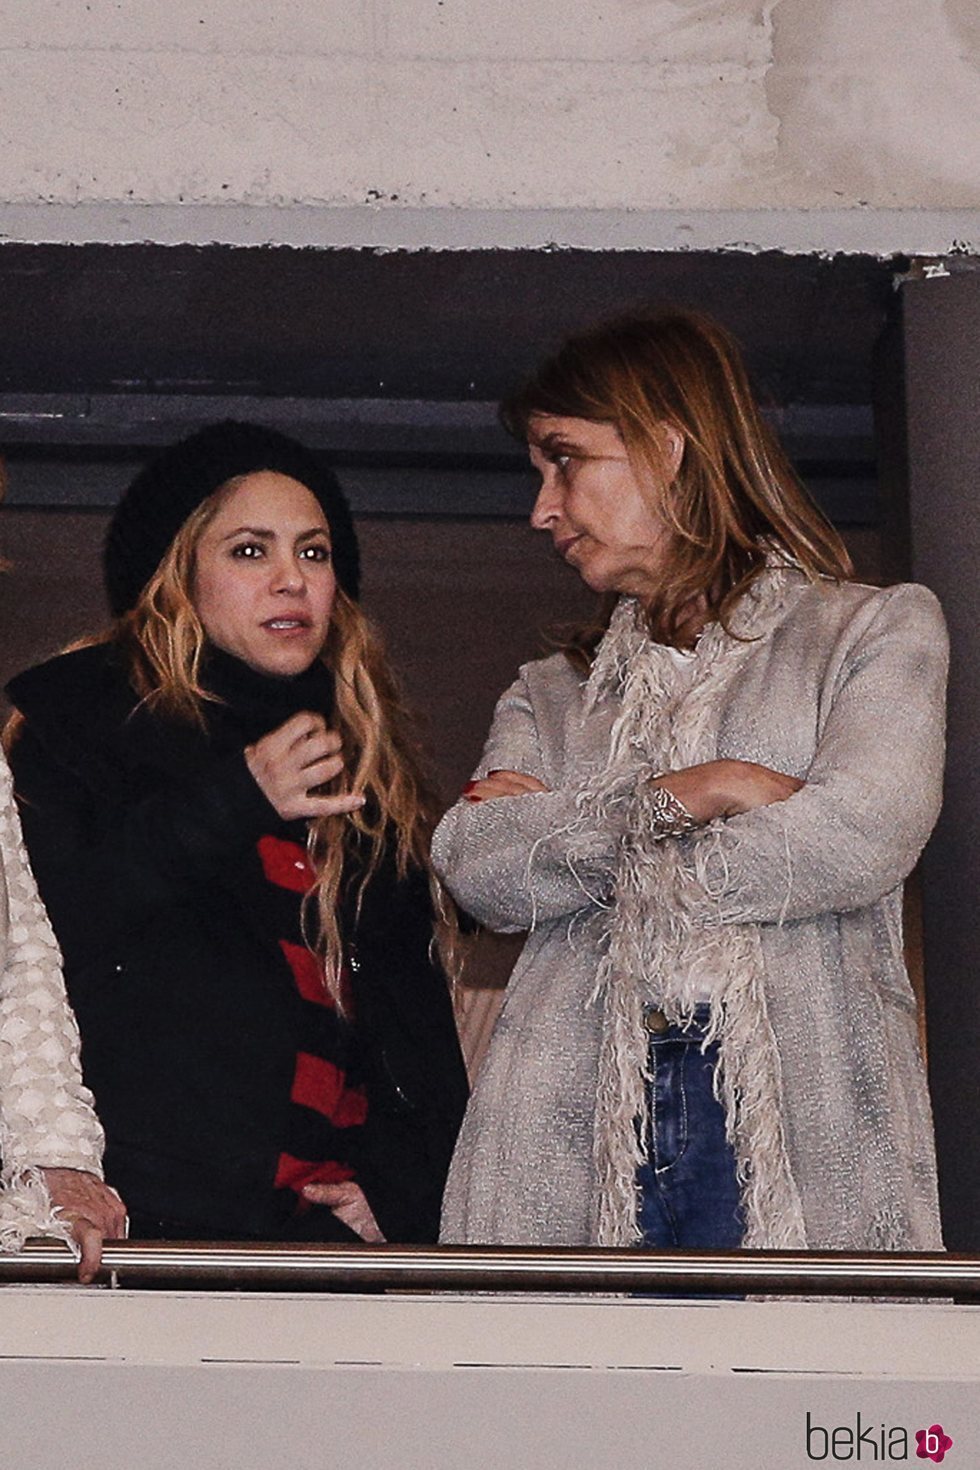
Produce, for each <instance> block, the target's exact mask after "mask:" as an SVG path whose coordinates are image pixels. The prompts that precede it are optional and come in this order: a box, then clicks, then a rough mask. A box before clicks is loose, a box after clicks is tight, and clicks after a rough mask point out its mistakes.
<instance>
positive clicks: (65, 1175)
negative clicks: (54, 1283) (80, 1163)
mask: <svg viewBox="0 0 980 1470" xmlns="http://www.w3.org/2000/svg"><path fill="white" fill-rule="evenodd" d="M41 1173H42V1174H43V1176H44V1182H45V1184H46V1185H47V1187H48V1194H49V1195H50V1196H51V1204H52V1206H53V1208H54V1209H55V1210H56V1211H57V1213H58V1214H59V1215H60V1216H61V1218H62V1219H63V1220H67V1221H68V1223H69V1225H70V1226H71V1233H72V1236H73V1238H74V1240H75V1242H76V1244H77V1245H78V1246H79V1247H80V1248H81V1252H82V1255H81V1260H80V1261H79V1263H78V1279H79V1281H81V1282H82V1283H83V1284H85V1285H86V1286H87V1285H88V1283H89V1282H90V1281H94V1279H95V1276H96V1273H97V1271H98V1269H99V1266H100V1264H101V1261H102V1242H103V1240H122V1239H123V1238H124V1236H125V1234H126V1206H125V1205H124V1204H123V1202H122V1200H121V1199H120V1198H119V1196H118V1194H117V1193H116V1191H115V1190H114V1189H111V1188H110V1187H109V1185H108V1184H103V1182H102V1180H101V1179H98V1178H97V1177H96V1176H95V1175H94V1174H89V1173H88V1172H87V1171H86V1170H84V1169H42V1170H41Z"/></svg>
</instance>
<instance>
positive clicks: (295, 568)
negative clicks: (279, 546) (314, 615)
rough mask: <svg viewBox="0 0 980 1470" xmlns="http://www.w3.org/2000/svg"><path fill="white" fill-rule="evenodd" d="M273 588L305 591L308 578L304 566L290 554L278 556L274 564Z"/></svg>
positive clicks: (286, 590) (284, 590) (275, 590)
mask: <svg viewBox="0 0 980 1470" xmlns="http://www.w3.org/2000/svg"><path fill="white" fill-rule="evenodd" d="M271 571H272V579H271V584H272V590H273V592H290V593H294V594H295V593H297V592H305V591H306V578H305V577H304V575H303V568H302V567H301V566H300V564H299V563H298V562H297V561H295V560H294V558H293V557H290V556H282V557H277V558H276V559H275V561H274V562H273V564H272V568H271Z"/></svg>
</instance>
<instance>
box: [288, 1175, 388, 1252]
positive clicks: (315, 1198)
mask: <svg viewBox="0 0 980 1470" xmlns="http://www.w3.org/2000/svg"><path fill="white" fill-rule="evenodd" d="M303 1198H304V1199H308V1200H309V1201H310V1202H311V1204H315V1205H326V1207H327V1209H328V1210H332V1211H333V1213H334V1214H335V1215H336V1216H337V1219H338V1220H339V1221H340V1222H341V1224H343V1225H346V1226H347V1228H348V1230H353V1231H354V1234H355V1235H359V1236H360V1237H361V1239H362V1240H363V1241H366V1242H367V1243H368V1244H369V1245H383V1244H384V1236H383V1235H382V1234H381V1230H380V1228H379V1226H378V1222H377V1220H376V1219H375V1218H374V1212H373V1210H372V1209H371V1206H370V1205H369V1204H368V1202H367V1198H366V1197H365V1194H364V1191H363V1189H362V1188H361V1186H360V1185H359V1184H357V1183H355V1181H354V1180H353V1179H348V1180H344V1181H343V1182H341V1183H339V1184H307V1185H305V1186H304V1188H303Z"/></svg>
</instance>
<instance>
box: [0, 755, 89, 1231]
mask: <svg viewBox="0 0 980 1470" xmlns="http://www.w3.org/2000/svg"><path fill="white" fill-rule="evenodd" d="M102 1145H103V1137H102V1128H101V1126H100V1124H99V1121H98V1119H97V1118H96V1116H95V1112H94V1110H93V1106H92V1094H91V1093H90V1092H89V1090H88V1088H87V1087H85V1086H84V1084H83V1082H82V1075H81V1069H80V1066H79V1040H78V1027H77V1025H76V1024H75V1017H74V1015H73V1013H72V1012H71V1010H70V1009H69V1006H68V1001H67V998H66V996H65V982H64V980H63V978H62V974H61V955H60V953H59V950H58V945H57V942H56V940H55V937H54V934H53V933H52V930H51V925H50V924H49V922H48V916H47V914H46V913H45V910H44V906H43V904H42V903H41V900H40V898H39V897H38V892H37V885H36V883H35V882H34V874H33V873H32V872H31V869H30V865H29V863H28V861H27V853H26V851H25V849H24V839H23V836H22V835H21V830H20V818H19V817H18V815H17V809H16V807H15V806H14V797H13V791H12V789H11V779H10V769H9V767H8V765H7V762H6V761H5V760H4V758H3V756H2V755H0V1157H2V1159H3V1174H2V1177H0V1250H16V1249H17V1248H18V1247H19V1246H20V1245H21V1243H22V1241H23V1239H24V1237H25V1235H41V1234H43V1235H61V1236H64V1237H66V1238H67V1236H68V1234H69V1230H68V1227H67V1225H66V1224H65V1222H64V1221H63V1220H58V1219H56V1218H54V1217H53V1216H52V1214H51V1201H50V1199H49V1198H48V1192H47V1190H46V1188H45V1186H44V1183H43V1179H42V1177H41V1175H40V1174H39V1173H38V1172H37V1171H38V1169H39V1168H62V1169H85V1170H88V1171H89V1172H90V1173H93V1174H97V1175H98V1176H99V1178H100V1179H101V1177H102Z"/></svg>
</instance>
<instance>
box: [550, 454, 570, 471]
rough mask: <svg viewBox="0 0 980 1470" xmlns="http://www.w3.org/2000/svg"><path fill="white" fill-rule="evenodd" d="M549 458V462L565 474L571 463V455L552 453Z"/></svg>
mask: <svg viewBox="0 0 980 1470" xmlns="http://www.w3.org/2000/svg"><path fill="white" fill-rule="evenodd" d="M550 458H551V463H552V464H553V465H554V466H555V467H556V469H557V470H558V471H559V473H560V474H563V475H564V474H567V472H568V469H569V467H570V465H571V463H572V456H571V455H570V454H553V455H551V456H550Z"/></svg>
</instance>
